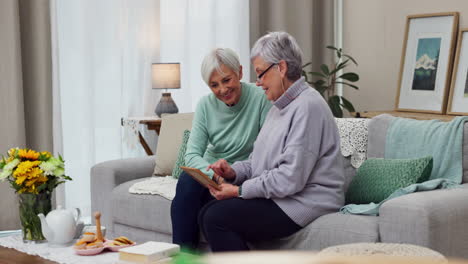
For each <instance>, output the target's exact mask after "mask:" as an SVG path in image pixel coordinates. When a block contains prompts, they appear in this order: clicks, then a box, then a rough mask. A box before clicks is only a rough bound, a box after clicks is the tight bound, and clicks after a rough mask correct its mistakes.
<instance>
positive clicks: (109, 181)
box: [91, 156, 155, 232]
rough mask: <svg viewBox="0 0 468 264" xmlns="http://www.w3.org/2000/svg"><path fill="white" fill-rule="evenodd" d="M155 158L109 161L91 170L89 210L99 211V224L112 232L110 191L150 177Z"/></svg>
mask: <svg viewBox="0 0 468 264" xmlns="http://www.w3.org/2000/svg"><path fill="white" fill-rule="evenodd" d="M154 165H155V156H148V157H141V158H131V159H120V160H111V161H105V162H102V163H98V164H96V165H94V166H93V167H92V168H91V210H92V212H95V211H100V212H101V214H102V216H101V223H102V225H104V226H106V228H107V230H108V231H110V232H113V226H112V203H111V199H110V197H111V193H112V190H113V189H114V188H115V187H116V186H117V185H119V184H122V183H124V182H127V181H130V180H134V179H139V178H144V177H151V175H152V174H153V170H154Z"/></svg>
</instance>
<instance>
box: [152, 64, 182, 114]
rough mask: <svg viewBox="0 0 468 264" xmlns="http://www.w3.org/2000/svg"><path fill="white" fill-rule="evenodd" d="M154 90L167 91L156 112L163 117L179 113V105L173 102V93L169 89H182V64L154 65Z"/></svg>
mask: <svg viewBox="0 0 468 264" xmlns="http://www.w3.org/2000/svg"><path fill="white" fill-rule="evenodd" d="M151 76H152V87H153V89H166V91H165V92H164V93H163V94H162V97H161V101H159V103H158V105H157V106H156V109H155V110H154V112H155V113H156V115H157V116H159V117H161V115H162V114H175V113H177V112H179V109H178V108H177V105H176V104H175V102H174V100H172V97H171V93H168V92H167V89H178V88H180V63H153V64H152V65H151Z"/></svg>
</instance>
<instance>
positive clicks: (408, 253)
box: [318, 243, 447, 263]
mask: <svg viewBox="0 0 468 264" xmlns="http://www.w3.org/2000/svg"><path fill="white" fill-rule="evenodd" d="M318 254H319V255H339V256H371V255H387V256H401V257H428V258H431V259H440V260H441V263H446V262H447V259H446V258H445V257H444V256H443V255H442V254H440V253H439V252H437V251H434V250H432V249H429V248H425V247H421V246H416V245H410V244H396V243H353V244H344V245H338V246H333V247H328V248H325V249H323V250H322V251H320V252H319V253H318Z"/></svg>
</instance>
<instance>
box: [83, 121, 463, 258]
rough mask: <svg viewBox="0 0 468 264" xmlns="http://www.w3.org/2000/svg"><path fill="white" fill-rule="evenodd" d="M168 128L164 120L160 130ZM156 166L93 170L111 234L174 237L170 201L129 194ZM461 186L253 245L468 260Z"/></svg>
mask: <svg viewBox="0 0 468 264" xmlns="http://www.w3.org/2000/svg"><path fill="white" fill-rule="evenodd" d="M390 119H391V117H390V118H388V120H390ZM388 122H389V121H388ZM164 126H165V123H164V120H163V123H162V129H163V128H164ZM386 129H387V126H386V125H385V124H383V125H382V123H380V125H379V127H372V128H371V127H369V135H368V156H369V157H383V153H384V147H385V135H386ZM177 133H179V132H177ZM174 147H176V146H174ZM343 159H344V164H345V171H346V179H347V184H349V182H350V181H351V180H352V178H353V176H354V175H355V169H354V168H353V167H352V166H351V164H350V161H349V158H344V157H343ZM154 166H155V157H154V156H149V157H143V158H134V159H123V160H114V161H107V162H103V163H99V164H96V165H95V166H94V167H93V168H92V169H91V202H92V210H93V211H96V210H99V211H101V212H102V222H103V224H104V225H106V226H107V227H108V232H110V233H111V234H116V235H125V236H128V237H130V238H133V239H135V240H137V241H146V240H156V241H166V242H170V241H171V233H172V230H171V229H172V228H171V219H170V205H171V201H169V200H167V199H165V198H162V197H160V196H157V195H136V194H130V193H129V192H128V189H129V187H130V186H132V185H133V184H134V183H135V182H138V181H141V180H142V178H146V177H150V176H151V175H152V173H153V170H154ZM463 173H464V176H463V178H464V179H463V182H464V183H465V182H468V181H467V178H468V123H467V124H465V127H464V139H463ZM462 186H463V187H462V188H459V189H450V190H435V191H429V192H419V193H413V194H409V195H406V196H402V197H398V198H395V199H392V200H389V201H387V202H385V203H384V204H383V205H382V207H381V209H380V215H379V216H362V215H344V214H340V213H338V212H337V213H332V214H328V215H324V216H322V217H320V218H318V219H316V220H315V221H314V222H312V223H310V224H309V225H308V226H306V227H305V228H303V229H302V230H301V231H299V232H297V233H296V234H294V235H292V236H290V237H287V238H284V239H281V240H277V241H268V242H266V243H262V244H258V245H253V246H254V247H255V248H257V249H298V250H321V249H323V248H326V247H329V246H334V245H339V244H345V243H355V242H387V243H409V244H415V245H420V246H425V247H428V248H431V249H434V250H436V251H438V252H440V253H442V254H444V255H445V256H450V257H464V258H468V228H466V225H467V224H468V184H463V185H462Z"/></svg>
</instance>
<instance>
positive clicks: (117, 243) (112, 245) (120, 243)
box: [104, 236, 136, 251]
mask: <svg viewBox="0 0 468 264" xmlns="http://www.w3.org/2000/svg"><path fill="white" fill-rule="evenodd" d="M134 245H136V243H135V242H134V241H132V240H130V239H128V238H126V237H124V236H119V237H117V238H115V239H113V240H106V242H105V243H104V246H105V247H106V248H108V249H109V250H111V251H119V249H121V248H126V247H131V246H134Z"/></svg>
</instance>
